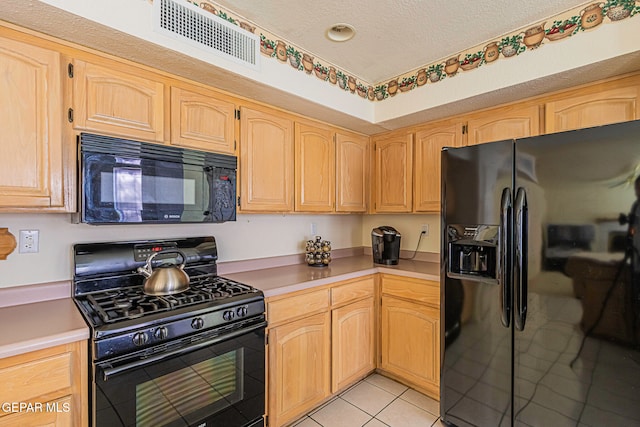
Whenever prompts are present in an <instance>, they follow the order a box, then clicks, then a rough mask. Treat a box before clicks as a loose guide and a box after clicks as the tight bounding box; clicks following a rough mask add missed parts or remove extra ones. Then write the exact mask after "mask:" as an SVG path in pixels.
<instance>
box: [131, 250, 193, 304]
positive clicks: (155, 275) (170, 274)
mask: <svg viewBox="0 0 640 427" xmlns="http://www.w3.org/2000/svg"><path fill="white" fill-rule="evenodd" d="M173 252H175V253H177V254H179V255H180V256H181V257H182V263H181V264H180V265H175V264H163V265H159V266H156V268H155V269H154V268H153V267H152V266H151V261H153V259H154V258H155V257H156V256H158V255H160V254H167V253H173ZM186 262H187V256H186V255H185V254H184V252H182V251H181V250H178V249H167V250H164V251H160V252H156V253H154V254H153V255H151V256H150V257H149V258H148V259H147V264H146V265H145V266H144V267H139V268H138V273H140V274H142V275H143V276H145V279H144V283H143V289H142V290H143V292H144V293H145V294H147V295H173V294H178V293H180V292H184V291H186V290H187V289H189V275H188V274H187V273H185V271H184V265H185V263H186Z"/></svg>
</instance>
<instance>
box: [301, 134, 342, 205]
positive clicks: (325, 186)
mask: <svg viewBox="0 0 640 427" xmlns="http://www.w3.org/2000/svg"><path fill="white" fill-rule="evenodd" d="M295 132H296V134H295V161H294V164H295V191H296V195H295V210H296V211H298V212H331V211H333V210H334V202H335V194H336V187H335V178H336V145H335V141H334V139H333V131H332V130H331V129H329V128H323V127H317V126H312V125H308V124H305V123H296V124H295Z"/></svg>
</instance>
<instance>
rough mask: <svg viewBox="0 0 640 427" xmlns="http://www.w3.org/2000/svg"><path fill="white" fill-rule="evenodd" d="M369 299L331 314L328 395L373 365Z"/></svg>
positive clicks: (361, 376)
mask: <svg viewBox="0 0 640 427" xmlns="http://www.w3.org/2000/svg"><path fill="white" fill-rule="evenodd" d="M373 331H374V309H373V298H367V299H364V300H362V301H358V302H354V303H351V304H349V305H345V306H344V307H340V308H337V309H334V310H333V311H332V312H331V337H332V338H331V340H332V348H331V353H332V354H331V359H332V362H331V368H332V379H331V392H332V393H336V392H338V391H339V390H342V389H344V388H345V387H347V386H348V385H350V384H352V383H354V382H356V381H357V380H359V379H361V378H363V377H364V376H365V375H367V374H368V373H369V372H371V371H373V370H374V368H375V364H374V357H375V353H374V339H373V338H374V333H373Z"/></svg>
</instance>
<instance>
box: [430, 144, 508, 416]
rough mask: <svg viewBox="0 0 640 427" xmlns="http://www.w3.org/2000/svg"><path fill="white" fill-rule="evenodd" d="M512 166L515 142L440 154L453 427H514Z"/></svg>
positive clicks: (444, 397) (445, 357) (444, 384)
mask: <svg viewBox="0 0 640 427" xmlns="http://www.w3.org/2000/svg"><path fill="white" fill-rule="evenodd" d="M513 160H514V157H513V141H504V142H496V143H490V144H483V145H477V146H472V147H463V148H455V149H445V150H444V151H443V153H442V201H443V206H442V219H443V221H442V224H443V230H442V234H441V235H442V248H441V254H442V260H441V261H442V262H441V268H442V271H441V286H440V289H441V297H442V300H441V306H440V307H441V327H442V330H441V334H440V336H441V337H442V341H441V349H442V358H441V360H442V368H441V387H440V411H441V416H442V419H443V421H444V422H445V423H447V424H449V425H456V426H479V427H496V426H510V425H511V399H510V396H511V353H512V336H511V331H510V329H509V328H508V326H509V323H510V320H511V314H510V311H509V307H510V301H511V297H510V294H509V293H508V292H507V293H506V294H505V289H507V291H508V290H509V289H510V286H509V284H510V281H509V279H510V273H509V270H508V264H509V261H508V257H507V255H508V247H509V246H510V233H509V228H510V227H511V223H510V217H511V201H512V191H511V189H512V184H513ZM505 251H506V252H505ZM505 268H507V270H505ZM505 271H506V273H505Z"/></svg>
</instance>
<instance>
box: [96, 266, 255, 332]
mask: <svg viewBox="0 0 640 427" xmlns="http://www.w3.org/2000/svg"><path fill="white" fill-rule="evenodd" d="M254 292H258V291H257V290H256V289H254V288H252V287H251V286H248V285H244V284H242V283H237V282H234V281H232V280H229V279H225V278H222V277H219V276H215V277H199V278H194V279H193V282H192V283H191V284H190V287H189V289H187V290H186V291H184V292H181V293H178V294H173V295H163V296H157V295H146V294H144V293H143V291H142V287H141V286H133V287H124V288H116V289H110V290H106V291H102V292H96V293H93V294H88V295H87V301H88V302H89V304H90V306H91V307H92V309H93V310H95V312H96V314H97V315H98V316H99V317H100V319H101V320H102V321H103V322H104V323H114V322H118V321H122V320H128V319H135V318H139V317H142V316H144V315H147V314H152V313H160V312H163V311H170V310H173V309H175V308H178V307H186V306H189V305H194V304H199V303H204V302H209V301H216V300H222V299H225V298H230V297H234V296H237V295H243V294H249V293H254Z"/></svg>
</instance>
